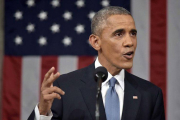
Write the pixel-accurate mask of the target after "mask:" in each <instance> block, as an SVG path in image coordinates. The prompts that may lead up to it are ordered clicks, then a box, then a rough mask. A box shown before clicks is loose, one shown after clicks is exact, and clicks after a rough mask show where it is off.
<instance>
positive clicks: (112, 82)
mask: <svg viewBox="0 0 180 120" xmlns="http://www.w3.org/2000/svg"><path fill="white" fill-rule="evenodd" d="M116 81H117V80H116V78H114V77H112V78H111V79H110V80H109V86H110V87H114V86H115V84H116Z"/></svg>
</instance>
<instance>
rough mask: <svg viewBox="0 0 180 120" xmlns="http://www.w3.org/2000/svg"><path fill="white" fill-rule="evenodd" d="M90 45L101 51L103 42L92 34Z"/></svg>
mask: <svg viewBox="0 0 180 120" xmlns="http://www.w3.org/2000/svg"><path fill="white" fill-rule="evenodd" d="M89 43H90V44H91V46H92V47H93V48H94V49H95V50H97V51H98V50H100V48H101V47H100V46H101V40H100V38H99V37H98V36H97V35H94V34H91V35H90V36H89Z"/></svg>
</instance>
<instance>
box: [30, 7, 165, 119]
mask: <svg viewBox="0 0 180 120" xmlns="http://www.w3.org/2000/svg"><path fill="white" fill-rule="evenodd" d="M91 29H92V34H91V35H90V37H89V42H90V44H91V45H92V47H93V48H94V49H95V50H97V51H98V57H97V59H96V61H95V63H93V64H92V65H90V66H88V67H86V68H83V69H80V70H77V71H74V72H71V73H68V74H65V75H61V76H60V74H59V73H58V72H57V73H56V74H54V73H53V72H54V70H55V68H54V67H52V68H51V69H50V70H49V71H48V72H47V73H46V75H45V77H44V81H43V83H42V87H41V97H40V102H39V104H38V106H36V108H35V110H34V111H33V112H32V114H31V115H30V117H29V119H28V120H34V119H35V120H50V119H51V118H52V120H95V102H96V98H95V95H96V82H95V80H94V77H93V72H94V70H95V68H97V67H99V66H104V67H105V68H106V69H107V71H108V78H107V79H106V81H105V82H103V83H102V90H101V98H100V120H106V119H107V120H165V115H164V105H163V96H162V91H161V89H160V88H158V87H157V86H155V85H153V84H152V83H150V82H148V81H146V80H143V79H141V78H138V77H136V76H134V75H132V74H130V73H128V72H126V71H125V69H129V68H131V67H132V65H133V57H134V55H135V50H136V46H137V37H136V34H137V30H136V27H135V23H134V20H133V18H132V16H131V14H130V13H129V12H128V11H127V10H126V9H124V8H121V7H113V6H110V7H106V8H104V9H102V10H100V11H99V12H97V13H96V15H95V16H94V18H93V19H92V24H91ZM59 76H60V77H59ZM55 80H56V81H55ZM53 82H54V83H53ZM52 83H53V84H54V86H53V85H52ZM64 91H65V92H64ZM56 98H57V99H56ZM51 111H52V113H51Z"/></svg>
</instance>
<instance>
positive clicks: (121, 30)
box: [112, 29, 137, 35]
mask: <svg viewBox="0 0 180 120" xmlns="http://www.w3.org/2000/svg"><path fill="white" fill-rule="evenodd" d="M123 31H125V29H117V30H115V31H114V32H113V33H112V34H113V35H114V34H116V33H118V32H123ZM130 32H135V33H137V30H136V29H131V31H130Z"/></svg>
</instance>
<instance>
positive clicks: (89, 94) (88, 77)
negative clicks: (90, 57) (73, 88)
mask: <svg viewBox="0 0 180 120" xmlns="http://www.w3.org/2000/svg"><path fill="white" fill-rule="evenodd" d="M94 70H95V68H94V64H92V65H90V66H89V67H88V69H87V70H86V71H85V74H84V76H83V77H82V79H81V81H82V82H83V83H84V86H83V87H81V88H80V91H81V94H82V96H83V99H84V101H85V103H86V106H87V108H88V110H89V112H90V114H91V117H92V120H95V105H96V89H97V88H96V86H97V84H96V82H95V80H94V77H93V71H94ZM99 110H100V120H106V115H105V109H104V105H103V101H102V96H101V95H100V100H99Z"/></svg>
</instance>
